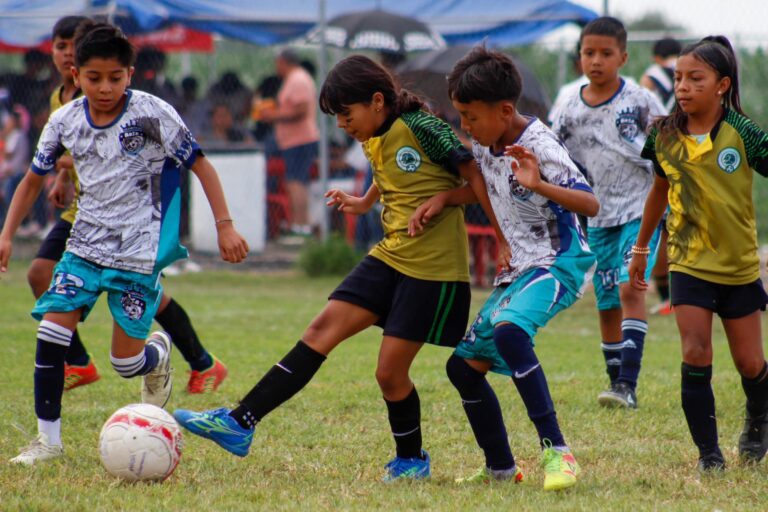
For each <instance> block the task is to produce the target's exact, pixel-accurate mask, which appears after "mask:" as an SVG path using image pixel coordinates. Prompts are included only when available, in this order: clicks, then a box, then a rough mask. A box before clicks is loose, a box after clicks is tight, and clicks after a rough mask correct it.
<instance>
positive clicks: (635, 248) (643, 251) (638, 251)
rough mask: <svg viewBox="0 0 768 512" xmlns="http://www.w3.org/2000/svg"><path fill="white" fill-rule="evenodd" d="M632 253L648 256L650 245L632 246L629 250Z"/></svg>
mask: <svg viewBox="0 0 768 512" xmlns="http://www.w3.org/2000/svg"><path fill="white" fill-rule="evenodd" d="M630 252H631V253H632V254H637V255H640V256H648V255H649V254H651V248H650V247H639V246H637V245H633V246H632V250H631V251H630Z"/></svg>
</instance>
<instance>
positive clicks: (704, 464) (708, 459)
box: [696, 448, 725, 473]
mask: <svg viewBox="0 0 768 512" xmlns="http://www.w3.org/2000/svg"><path fill="white" fill-rule="evenodd" d="M696 468H697V469H698V470H699V471H700V472H701V473H709V472H713V471H723V470H725V459H724V458H723V453H722V452H721V451H720V448H715V449H714V451H711V452H709V453H705V454H703V455H700V456H699V463H698V464H697V465H696Z"/></svg>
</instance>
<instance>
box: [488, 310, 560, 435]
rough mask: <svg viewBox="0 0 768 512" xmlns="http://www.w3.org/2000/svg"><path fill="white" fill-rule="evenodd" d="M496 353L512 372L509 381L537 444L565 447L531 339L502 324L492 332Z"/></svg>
mask: <svg viewBox="0 0 768 512" xmlns="http://www.w3.org/2000/svg"><path fill="white" fill-rule="evenodd" d="M493 341H494V343H495V344H496V349H497V350H498V351H499V354H500V355H501V357H502V358H503V359H504V361H505V362H506V363H507V365H508V366H509V368H510V369H511V370H512V372H513V377H512V381H513V382H514V383H515V387H517V392H518V393H520V398H522V399H523V403H524V404H525V408H526V409H527V410H528V417H529V418H530V419H531V421H532V422H533V424H534V425H535V426H536V431H537V432H538V433H539V442H540V443H541V445H542V446H544V440H545V439H548V440H549V441H550V442H551V443H552V446H565V439H564V438H563V434H562V432H561V431H560V425H559V424H558V422H557V415H556V414H555V404H554V403H552V397H551V396H550V394H549V386H548V385H547V379H546V377H545V376H544V370H542V368H541V364H540V363H539V359H538V358H537V357H536V353H535V352H534V351H533V345H532V343H531V337H530V336H528V333H526V332H525V331H524V330H523V329H521V328H520V327H518V326H517V325H515V324H506V325H502V326H499V327H496V329H495V330H494V331H493Z"/></svg>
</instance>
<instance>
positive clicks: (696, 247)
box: [629, 36, 768, 471]
mask: <svg viewBox="0 0 768 512" xmlns="http://www.w3.org/2000/svg"><path fill="white" fill-rule="evenodd" d="M675 96H676V98H677V104H676V105H675V108H674V110H673V111H672V113H671V114H670V115H669V116H667V117H664V118H661V119H660V120H659V121H658V122H657V123H656V125H655V127H654V129H653V131H652V132H651V135H650V136H649V138H648V140H647V143H646V145H645V149H644V150H643V156H644V157H645V158H648V159H650V160H651V161H652V162H653V164H654V167H655V169H656V174H657V176H656V178H655V181H654V184H653V188H652V189H651V192H650V193H649V195H648V199H647V201H646V203H645V210H644V213H643V221H642V227H641V228H640V232H639V234H638V237H637V242H636V245H635V246H634V247H633V248H632V253H633V257H632V262H631V264H630V267H629V274H630V278H631V279H632V285H633V286H634V287H635V288H637V289H640V290H645V289H647V287H648V285H647V283H646V281H645V279H644V277H643V276H644V275H645V274H644V273H645V268H646V265H647V255H648V252H649V251H648V241H649V240H650V238H651V235H652V233H653V229H654V227H655V226H657V225H658V223H659V220H660V219H661V216H662V213H663V212H664V209H665V208H666V207H667V204H669V207H670V213H669V218H668V219H667V229H668V231H669V242H668V244H669V246H668V251H669V263H670V271H671V289H672V305H673V306H674V312H675V316H676V319H677V325H678V328H679V329H680V337H681V341H682V348H683V364H682V405H683V411H684V412H685V418H686V420H687V422H688V427H689V428H690V431H691V435H692V437H693V441H694V442H695V443H696V446H697V447H698V448H699V464H698V467H699V469H700V470H702V471H707V470H719V469H723V468H724V467H725V460H724V459H723V455H722V452H721V451H720V448H719V446H718V439H717V423H716V420H715V397H714V395H713V393H712V386H711V378H712V315H713V313H717V314H718V315H719V316H720V318H721V320H722V322H723V327H724V328H725V334H726V336H727V338H728V345H729V347H730V350H731V356H732V357H733V361H734V363H735V364H736V369H737V370H738V371H739V374H740V375H741V381H742V386H743V388H744V393H745V395H746V397H747V405H746V419H745V422H744V430H743V432H742V434H741V437H740V438H739V455H740V457H741V458H742V460H745V461H752V462H758V461H760V460H761V459H762V458H763V457H764V456H765V453H766V451H767V450H768V365H766V362H765V356H764V355H763V346H762V336H761V334H760V328H761V325H760V324H761V322H760V311H764V310H765V305H766V301H767V300H768V297H767V296H766V293H765V291H764V289H763V285H762V282H761V281H760V262H759V259H758V255H757V234H756V229H755V210H754V206H753V204H752V177H753V173H752V171H753V170H754V171H757V172H758V173H760V174H762V175H763V176H766V175H768V134H766V133H765V132H764V131H762V130H761V129H760V128H759V127H758V126H757V125H755V124H754V123H753V122H752V121H751V120H750V119H748V118H747V117H746V116H745V115H744V113H743V112H742V111H741V106H740V100H739V82H738V70H737V64H736V57H735V55H734V52H733V49H732V48H731V45H730V43H729V42H728V40H727V39H726V38H725V37H722V36H711V37H706V38H704V39H702V40H701V41H699V42H698V43H695V44H693V45H690V46H688V47H687V48H685V49H684V50H683V51H682V53H681V54H680V58H679V59H678V61H677V68H676V70H675Z"/></svg>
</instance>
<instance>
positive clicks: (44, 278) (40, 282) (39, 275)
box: [27, 260, 52, 297]
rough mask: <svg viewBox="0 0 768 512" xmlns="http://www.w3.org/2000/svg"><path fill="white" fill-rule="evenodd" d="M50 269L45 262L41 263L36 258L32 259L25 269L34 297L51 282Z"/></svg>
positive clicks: (42, 291)
mask: <svg viewBox="0 0 768 512" xmlns="http://www.w3.org/2000/svg"><path fill="white" fill-rule="evenodd" d="M51 277H52V276H51V269H50V268H48V265H47V264H41V263H40V262H39V261H38V260H33V261H32V264H31V265H30V266H29V270H27V282H28V283H29V287H30V288H32V293H34V294H35V297H40V296H41V295H42V294H43V293H45V291H46V290H47V289H48V286H49V285H50V284H51Z"/></svg>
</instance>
